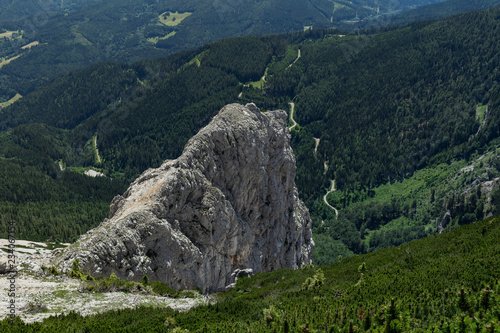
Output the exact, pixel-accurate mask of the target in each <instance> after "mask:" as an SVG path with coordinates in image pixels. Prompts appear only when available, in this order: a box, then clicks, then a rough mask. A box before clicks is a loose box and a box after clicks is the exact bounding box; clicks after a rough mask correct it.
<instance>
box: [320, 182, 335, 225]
mask: <svg viewBox="0 0 500 333" xmlns="http://www.w3.org/2000/svg"><path fill="white" fill-rule="evenodd" d="M333 191H335V179H333V180H332V187H331V188H330V190H329V191H328V192H326V194H325V196H324V197H323V201H324V202H325V204H326V205H327V206H328V207H330V208H331V209H333V210H334V211H335V215H336V216H337V218H338V217H339V211H338V210H337V208H335V207H333V206H332V205H330V204H329V203H328V200H326V197H327V196H328V194H330V193H332V192H333Z"/></svg>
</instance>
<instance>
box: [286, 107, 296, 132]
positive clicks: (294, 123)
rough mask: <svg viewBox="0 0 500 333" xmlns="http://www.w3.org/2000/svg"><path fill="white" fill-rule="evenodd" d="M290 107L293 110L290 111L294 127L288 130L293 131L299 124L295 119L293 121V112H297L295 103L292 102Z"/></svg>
mask: <svg viewBox="0 0 500 333" xmlns="http://www.w3.org/2000/svg"><path fill="white" fill-rule="evenodd" d="M289 104H290V107H291V108H292V110H291V111H290V120H291V121H292V123H293V125H292V126H290V127H289V128H288V129H289V130H290V131H291V130H293V129H294V128H295V126H297V122H296V121H295V119H293V112H294V111H295V103H293V102H290V103H289Z"/></svg>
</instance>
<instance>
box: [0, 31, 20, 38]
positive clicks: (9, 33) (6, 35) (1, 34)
mask: <svg viewBox="0 0 500 333" xmlns="http://www.w3.org/2000/svg"><path fill="white" fill-rule="evenodd" d="M17 33H19V31H5V32H0V38H8V39H12V35H13V34H17Z"/></svg>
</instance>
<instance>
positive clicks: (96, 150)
mask: <svg viewBox="0 0 500 333" xmlns="http://www.w3.org/2000/svg"><path fill="white" fill-rule="evenodd" d="M94 149H95V153H96V155H97V162H99V164H101V156H100V155H99V150H98V149H97V135H96V136H94Z"/></svg>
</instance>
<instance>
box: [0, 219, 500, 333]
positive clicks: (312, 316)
mask: <svg viewBox="0 0 500 333" xmlns="http://www.w3.org/2000/svg"><path fill="white" fill-rule="evenodd" d="M499 238H500V219H499V218H498V217H497V218H494V219H488V220H484V221H480V222H476V223H473V224H470V225H467V226H462V227H460V228H457V229H455V230H453V231H451V232H449V233H445V234H442V235H439V236H433V237H429V238H427V239H423V240H418V241H413V242H410V243H408V244H405V245H402V246H399V247H395V248H390V249H385V250H381V251H378V252H375V253H370V254H365V255H360V256H356V257H351V258H347V259H342V261H341V262H338V263H335V264H332V265H329V266H321V267H314V266H306V267H304V268H303V269H299V270H295V271H293V270H278V271H275V272H271V273H261V274H257V275H255V276H253V277H251V278H241V279H238V281H237V284H236V287H235V288H234V289H233V290H231V291H230V292H221V293H218V294H216V295H213V296H214V297H215V300H216V302H213V303H212V304H209V305H200V306H198V307H196V308H193V309H191V310H189V311H187V312H179V311H174V310H172V309H170V308H152V307H144V306H143V307H139V308H137V309H126V310H116V311H111V312H107V313H103V314H99V315H92V316H88V317H82V316H81V315H79V314H76V313H74V312H72V313H69V314H65V315H60V316H57V317H50V318H48V319H46V320H44V321H43V322H40V323H33V324H24V323H23V322H22V321H21V320H20V319H19V318H16V319H15V321H14V322H11V320H10V319H5V320H3V321H1V322H0V330H1V331H2V332H70V331H71V332H72V331H79V332H84V331H85V332H86V331H88V332H153V331H161V332H495V331H498V330H500V322H499V320H500V296H499V293H500V261H499V260H498V256H499V255H500V243H499V242H498V239H499ZM89 284H90V285H91V286H92V285H94V284H95V283H94V282H90V283H89Z"/></svg>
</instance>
